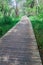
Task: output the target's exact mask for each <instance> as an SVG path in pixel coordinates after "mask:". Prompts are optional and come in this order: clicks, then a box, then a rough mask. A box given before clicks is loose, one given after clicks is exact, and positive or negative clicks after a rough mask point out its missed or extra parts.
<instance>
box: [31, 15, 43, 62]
mask: <svg viewBox="0 0 43 65" xmlns="http://www.w3.org/2000/svg"><path fill="white" fill-rule="evenodd" d="M30 20H31V23H32V26H33V29H34V33H35V37H36V41H37V45H38V48H39V51H40V55H41V59H42V63H43V15H42V14H41V15H38V16H30Z"/></svg>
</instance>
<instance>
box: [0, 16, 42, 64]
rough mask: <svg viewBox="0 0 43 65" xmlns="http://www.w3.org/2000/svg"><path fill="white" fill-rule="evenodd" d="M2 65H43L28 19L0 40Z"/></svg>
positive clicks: (24, 17)
mask: <svg viewBox="0 0 43 65" xmlns="http://www.w3.org/2000/svg"><path fill="white" fill-rule="evenodd" d="M0 65H42V63H41V58H40V55H39V51H38V47H37V43H36V39H35V36H34V32H33V29H32V25H31V22H30V20H29V19H28V17H26V16H23V17H22V19H21V21H20V22H19V23H18V24H17V25H16V26H15V27H13V28H12V29H11V30H10V31H8V33H7V34H5V35H4V36H3V37H2V38H1V39H0Z"/></svg>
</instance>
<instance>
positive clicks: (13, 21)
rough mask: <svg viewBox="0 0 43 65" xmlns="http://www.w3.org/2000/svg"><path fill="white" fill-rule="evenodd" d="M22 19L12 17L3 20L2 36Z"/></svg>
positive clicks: (0, 25) (0, 24)
mask: <svg viewBox="0 0 43 65" xmlns="http://www.w3.org/2000/svg"><path fill="white" fill-rule="evenodd" d="M19 20H20V18H19V17H18V18H12V19H9V21H8V20H7V22H4V23H3V22H1V23H0V38H1V37H2V36H3V35H4V34H5V33H6V32H7V31H8V30H9V29H11V28H12V27H13V26H15V25H16V23H17V22H18V21H19Z"/></svg>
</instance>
